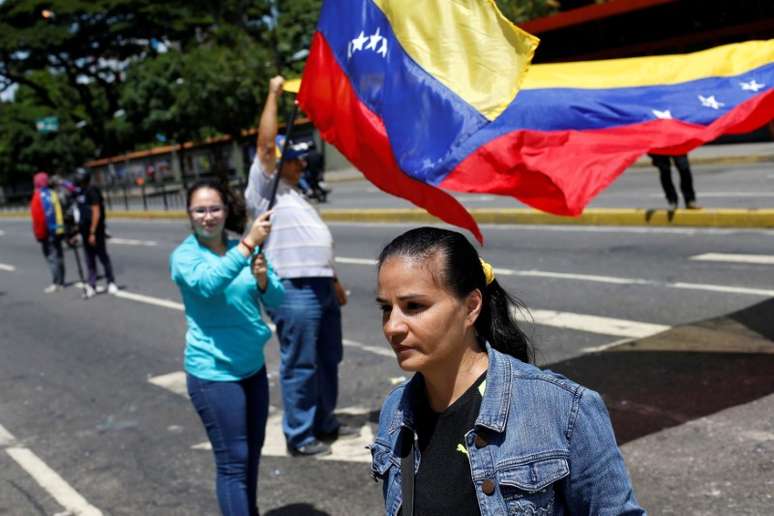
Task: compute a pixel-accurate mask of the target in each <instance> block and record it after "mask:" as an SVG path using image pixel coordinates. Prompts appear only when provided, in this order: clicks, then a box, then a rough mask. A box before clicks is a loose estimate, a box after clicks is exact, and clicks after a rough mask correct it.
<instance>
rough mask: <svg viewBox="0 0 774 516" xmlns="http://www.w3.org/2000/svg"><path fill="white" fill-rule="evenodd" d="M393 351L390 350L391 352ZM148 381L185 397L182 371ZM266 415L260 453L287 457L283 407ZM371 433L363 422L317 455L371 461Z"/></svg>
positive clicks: (351, 410) (353, 410)
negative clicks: (328, 452)
mask: <svg viewBox="0 0 774 516" xmlns="http://www.w3.org/2000/svg"><path fill="white" fill-rule="evenodd" d="M390 354H392V353H390ZM148 382H150V383H151V384H153V385H156V386H158V387H161V388H162V389H166V390H168V391H170V392H172V393H174V394H177V395H178V396H182V397H184V398H188V390H187V388H186V378H185V372H184V371H175V372H172V373H167V374H162V375H159V376H154V377H151V378H148ZM270 409H273V410H270V411H269V419H268V421H267V422H266V440H265V441H264V445H263V449H262V450H261V455H266V456H270V457H287V456H288V453H287V449H286V448H285V436H284V434H283V433H282V411H281V410H277V409H276V408H274V407H270ZM369 412H370V410H369V409H367V408H364V407H347V408H342V409H339V410H337V411H336V413H337V414H348V415H353V416H360V415H365V414H368V413H369ZM373 439H374V435H373V432H372V431H371V427H370V426H369V425H368V423H366V424H365V425H363V426H362V427H361V429H360V435H359V436H357V437H352V438H345V439H339V440H337V441H336V442H334V443H333V444H332V445H331V455H328V456H326V457H320V459H321V460H342V461H350V462H370V461H371V454H370V452H369V451H368V450H367V449H366V448H365V447H366V446H368V445H369V444H371V443H372V442H373ZM191 448H192V449H194V450H211V449H212V446H211V445H210V443H209V441H208V442H204V443H199V444H195V445H193V446H191Z"/></svg>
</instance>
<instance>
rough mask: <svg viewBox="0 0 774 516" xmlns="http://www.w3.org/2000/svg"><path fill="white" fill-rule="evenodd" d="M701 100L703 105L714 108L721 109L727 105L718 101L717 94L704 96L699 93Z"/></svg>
mask: <svg viewBox="0 0 774 516" xmlns="http://www.w3.org/2000/svg"><path fill="white" fill-rule="evenodd" d="M699 101H700V102H701V105H702V106H704V107H709V108H712V109H720V108H721V107H722V106H725V105H726V104H725V103H724V102H718V101H717V100H716V99H715V95H710V96H709V97H703V96H701V95H699Z"/></svg>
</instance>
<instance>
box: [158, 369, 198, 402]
mask: <svg viewBox="0 0 774 516" xmlns="http://www.w3.org/2000/svg"><path fill="white" fill-rule="evenodd" d="M148 381H149V382H150V383H152V384H153V385H157V386H159V387H161V388H162V389H167V390H168V391H172V392H174V393H175V394H178V395H180V396H183V397H185V398H187V397H188V387H187V385H186V378H185V371H175V372H174V373H168V374H162V375H159V376H154V377H152V378H148Z"/></svg>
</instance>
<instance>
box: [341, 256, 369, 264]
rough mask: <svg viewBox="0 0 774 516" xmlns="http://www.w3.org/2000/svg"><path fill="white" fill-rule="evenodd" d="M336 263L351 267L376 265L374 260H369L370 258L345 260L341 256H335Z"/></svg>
mask: <svg viewBox="0 0 774 516" xmlns="http://www.w3.org/2000/svg"><path fill="white" fill-rule="evenodd" d="M336 262H337V263H349V264H353V265H376V264H377V263H379V262H377V261H376V260H373V259H370V258H345V257H343V256H337V257H336Z"/></svg>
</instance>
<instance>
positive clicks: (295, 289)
mask: <svg viewBox="0 0 774 516" xmlns="http://www.w3.org/2000/svg"><path fill="white" fill-rule="evenodd" d="M282 285H283V286H284V287H285V299H284V301H283V302H282V305H280V307H279V308H277V309H276V310H267V311H268V313H269V316H270V317H271V319H272V320H273V321H274V324H276V325H277V336H278V337H279V341H280V385H281V386H282V399H283V404H284V408H285V413H284V415H283V418H282V430H283V431H284V432H285V439H286V440H287V443H288V446H291V447H294V448H298V447H300V446H304V445H307V444H309V443H311V442H313V441H314V440H315V435H317V434H323V433H331V432H335V431H336V430H337V429H338V427H339V422H338V421H337V420H336V416H334V414H333V411H334V409H335V408H336V398H337V397H338V393H339V362H341V358H342V352H343V350H342V344H341V309H340V307H339V303H338V300H337V299H336V293H335V290H334V287H333V279H332V278H324V277H323V278H293V279H283V280H282Z"/></svg>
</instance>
